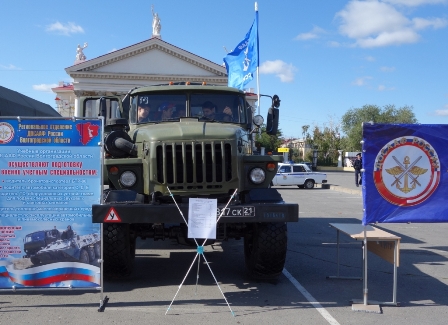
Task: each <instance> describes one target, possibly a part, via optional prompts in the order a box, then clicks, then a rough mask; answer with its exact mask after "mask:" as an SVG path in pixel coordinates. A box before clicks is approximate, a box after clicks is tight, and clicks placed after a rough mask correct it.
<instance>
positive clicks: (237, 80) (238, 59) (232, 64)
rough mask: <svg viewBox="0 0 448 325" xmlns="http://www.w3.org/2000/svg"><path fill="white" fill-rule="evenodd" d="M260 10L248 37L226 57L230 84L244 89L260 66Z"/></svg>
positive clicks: (225, 61) (256, 13)
mask: <svg viewBox="0 0 448 325" xmlns="http://www.w3.org/2000/svg"><path fill="white" fill-rule="evenodd" d="M258 62H259V55H258V11H256V12H255V20H254V22H253V23H252V26H251V28H250V30H249V32H248V33H247V34H246V37H244V39H243V40H242V41H241V42H240V43H239V44H238V45H237V46H236V47H235V49H234V50H233V51H231V52H229V53H228V54H227V56H226V57H225V58H224V63H225V65H226V69H227V74H228V86H229V87H235V88H238V89H241V90H243V88H244V86H245V85H246V84H247V83H248V82H249V81H251V80H252V79H253V78H254V73H255V72H256V70H257V68H258Z"/></svg>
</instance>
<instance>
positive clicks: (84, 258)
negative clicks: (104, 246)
mask: <svg viewBox="0 0 448 325" xmlns="http://www.w3.org/2000/svg"><path fill="white" fill-rule="evenodd" d="M79 262H80V263H85V264H89V253H88V252H87V250H86V249H85V248H83V249H81V252H80V253H79Z"/></svg>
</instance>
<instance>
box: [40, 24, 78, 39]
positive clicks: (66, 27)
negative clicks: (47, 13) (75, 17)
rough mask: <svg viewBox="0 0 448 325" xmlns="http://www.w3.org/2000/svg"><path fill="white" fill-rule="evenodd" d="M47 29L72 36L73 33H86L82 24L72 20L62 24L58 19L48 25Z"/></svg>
mask: <svg viewBox="0 0 448 325" xmlns="http://www.w3.org/2000/svg"><path fill="white" fill-rule="evenodd" d="M46 31H48V32H55V33H57V34H60V35H65V36H70V35H71V34H78V33H82V34H84V29H83V28H82V27H81V26H79V25H76V24H75V23H72V22H68V23H66V24H62V23H60V22H59V21H57V22H55V23H54V24H51V25H48V26H47V28H46Z"/></svg>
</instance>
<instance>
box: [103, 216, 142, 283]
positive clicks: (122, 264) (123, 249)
mask: <svg viewBox="0 0 448 325" xmlns="http://www.w3.org/2000/svg"><path fill="white" fill-rule="evenodd" d="M103 241H104V243H103V245H104V246H103V254H104V257H103V260H104V269H103V270H104V276H105V277H107V278H112V279H114V278H115V279H117V278H123V277H128V276H130V275H131V273H132V270H133V268H134V256H135V239H134V240H131V238H130V233H129V224H103ZM132 243H134V244H132Z"/></svg>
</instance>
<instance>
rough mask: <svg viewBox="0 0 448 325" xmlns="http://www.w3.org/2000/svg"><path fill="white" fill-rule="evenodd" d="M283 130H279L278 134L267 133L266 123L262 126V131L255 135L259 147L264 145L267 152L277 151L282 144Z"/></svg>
mask: <svg viewBox="0 0 448 325" xmlns="http://www.w3.org/2000/svg"><path fill="white" fill-rule="evenodd" d="M281 137H282V131H281V130H280V129H278V130H277V134H276V135H269V134H267V133H266V125H264V124H263V126H262V127H261V133H257V135H256V137H255V141H256V145H257V147H264V148H265V150H266V152H269V151H270V152H274V151H277V148H279V147H280V145H281V144H282V139H281Z"/></svg>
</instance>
